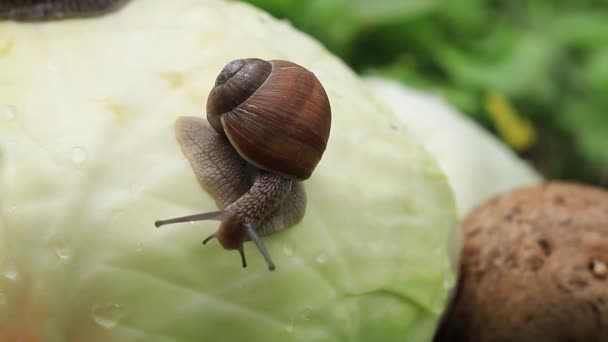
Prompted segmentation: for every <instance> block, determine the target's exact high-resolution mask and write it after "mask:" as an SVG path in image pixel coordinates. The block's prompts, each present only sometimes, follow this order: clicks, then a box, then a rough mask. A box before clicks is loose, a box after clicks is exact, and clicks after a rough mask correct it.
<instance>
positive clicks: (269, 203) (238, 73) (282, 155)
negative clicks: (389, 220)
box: [155, 58, 331, 270]
mask: <svg viewBox="0 0 608 342" xmlns="http://www.w3.org/2000/svg"><path fill="white" fill-rule="evenodd" d="M207 120H208V123H207V122H205V120H204V119H202V118H199V117H180V118H178V119H177V121H176V123H175V134H176V137H177V140H178V142H179V144H180V146H181V149H182V152H183V154H184V156H185V157H186V158H187V159H188V160H189V162H190V165H191V166H192V169H193V170H194V173H195V175H196V177H197V179H198V181H199V183H200V184H201V186H202V187H203V188H204V189H206V190H207V191H208V192H209V193H210V194H211V196H212V197H213V198H214V199H215V201H216V202H217V204H218V206H219V207H220V208H221V210H219V211H213V212H207V213H201V214H194V215H189V216H183V217H178V218H173V219H168V220H160V221H156V223H155V224H156V226H157V227H160V226H162V225H165V224H170V223H177V222H189V221H200V220H219V221H221V223H220V226H219V228H218V230H217V231H216V232H215V233H213V234H211V235H210V236H209V237H207V238H206V239H205V240H204V241H203V243H207V242H208V241H209V240H211V239H213V238H216V239H217V240H218V241H219V242H220V244H221V245H222V246H223V247H224V248H225V249H227V250H237V251H239V253H240V255H241V262H242V265H243V267H246V265H247V262H246V259H245V253H244V248H243V244H244V242H246V241H249V240H251V241H253V242H254V243H255V245H256V246H257V247H258V249H259V250H260V252H261V253H262V255H263V256H264V258H265V260H266V262H267V264H268V268H269V269H270V270H274V268H275V266H274V263H273V261H272V259H271V257H270V255H269V253H268V251H267V250H266V248H265V246H264V243H263V242H262V239H261V236H266V235H269V234H271V233H273V232H276V231H279V230H282V229H285V228H287V227H290V226H293V225H294V224H296V223H298V222H300V221H301V219H302V218H303V216H304V212H305V209H306V194H305V192H304V188H303V186H302V184H301V181H303V180H306V179H308V178H309V177H310V176H311V174H312V173H313V171H314V169H315V168H316V166H317V164H318V163H319V161H320V160H321V157H322V156H323V153H324V151H325V148H326V146H327V142H328V139H329V133H330V127H331V108H330V104H329V99H328V97H327V94H326V92H325V90H324V89H323V86H322V85H321V83H320V82H319V80H318V79H317V78H316V77H315V75H314V74H313V73H312V72H310V71H308V70H306V69H305V68H303V67H301V66H299V65H297V64H295V63H292V62H288V61H282V60H271V61H265V60H261V59H257V58H248V59H237V60H234V61H232V62H230V63H229V64H228V65H226V66H225V67H224V68H223V69H222V71H221V72H220V74H219V76H218V77H217V79H216V81H215V86H214V87H213V89H212V90H211V92H210V94H209V98H208V100H207Z"/></svg>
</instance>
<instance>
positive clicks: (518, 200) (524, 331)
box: [436, 183, 608, 342]
mask: <svg viewBox="0 0 608 342" xmlns="http://www.w3.org/2000/svg"><path fill="white" fill-rule="evenodd" d="M463 231H464V245H463V255H462V259H461V267H460V271H461V274H460V280H459V285H458V289H457V292H456V294H455V297H454V301H453V305H452V307H451V309H450V310H449V312H448V313H447V315H446V316H445V320H444V322H443V324H442V326H441V328H440V329H439V332H438V335H437V337H436V341H469V342H474V341H492V342H501V341H520V342H523V341H570V342H578V341H580V342H590V341H606V340H608V279H607V277H606V275H607V265H608V192H606V191H603V190H600V189H596V188H592V187H588V186H583V185H577V184H568V183H547V184H545V185H542V186H536V187H529V188H524V189H520V190H516V191H513V192H510V193H506V194H504V195H501V196H499V197H497V198H495V199H493V200H491V201H489V202H487V203H486V204H485V205H483V206H482V207H480V208H478V209H477V210H475V211H473V212H472V213H471V214H470V215H469V216H468V217H467V218H466V219H465V220H464V223H463Z"/></svg>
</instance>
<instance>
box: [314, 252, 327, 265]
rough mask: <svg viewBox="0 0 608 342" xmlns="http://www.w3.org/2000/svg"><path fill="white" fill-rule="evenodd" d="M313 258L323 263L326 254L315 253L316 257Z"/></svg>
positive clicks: (325, 260)
mask: <svg viewBox="0 0 608 342" xmlns="http://www.w3.org/2000/svg"><path fill="white" fill-rule="evenodd" d="M315 260H316V261H317V262H318V263H319V264H324V263H326V262H327V254H325V253H320V254H319V255H317V257H316V258H315Z"/></svg>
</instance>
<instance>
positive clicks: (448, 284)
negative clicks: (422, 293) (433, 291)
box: [443, 271, 456, 290]
mask: <svg viewBox="0 0 608 342" xmlns="http://www.w3.org/2000/svg"><path fill="white" fill-rule="evenodd" d="M455 281H456V279H455V277H454V274H453V273H452V272H451V271H449V272H448V276H446V277H445V278H443V288H444V289H446V290H449V289H451V288H452V287H453V286H454V282H455Z"/></svg>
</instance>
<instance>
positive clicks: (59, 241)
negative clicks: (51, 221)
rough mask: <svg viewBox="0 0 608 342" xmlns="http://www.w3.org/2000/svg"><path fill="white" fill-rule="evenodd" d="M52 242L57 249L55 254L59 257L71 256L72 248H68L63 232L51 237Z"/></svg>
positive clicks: (66, 257) (63, 258)
mask: <svg viewBox="0 0 608 342" xmlns="http://www.w3.org/2000/svg"><path fill="white" fill-rule="evenodd" d="M51 244H52V246H53V249H54V250H55V254H56V255H57V256H58V257H59V259H61V260H67V259H69V258H70V249H69V248H68V246H67V244H66V242H65V239H64V238H63V236H62V235H61V234H57V235H55V236H54V237H53V238H52V239H51Z"/></svg>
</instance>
